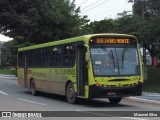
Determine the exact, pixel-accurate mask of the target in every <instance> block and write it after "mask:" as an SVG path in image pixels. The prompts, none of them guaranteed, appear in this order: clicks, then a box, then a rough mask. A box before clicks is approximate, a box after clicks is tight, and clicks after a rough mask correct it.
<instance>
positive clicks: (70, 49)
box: [63, 44, 76, 67]
mask: <svg viewBox="0 0 160 120" xmlns="http://www.w3.org/2000/svg"><path fill="white" fill-rule="evenodd" d="M75 52H76V49H75V47H74V44H67V45H65V46H64V55H63V66H64V67H73V66H74V64H75Z"/></svg>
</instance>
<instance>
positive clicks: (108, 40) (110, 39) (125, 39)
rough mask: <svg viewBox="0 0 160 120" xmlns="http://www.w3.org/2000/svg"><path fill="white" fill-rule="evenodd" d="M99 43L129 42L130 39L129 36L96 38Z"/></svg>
mask: <svg viewBox="0 0 160 120" xmlns="http://www.w3.org/2000/svg"><path fill="white" fill-rule="evenodd" d="M95 42H96V43H97V44H129V43H130V41H129V39H127V38H96V41H95Z"/></svg>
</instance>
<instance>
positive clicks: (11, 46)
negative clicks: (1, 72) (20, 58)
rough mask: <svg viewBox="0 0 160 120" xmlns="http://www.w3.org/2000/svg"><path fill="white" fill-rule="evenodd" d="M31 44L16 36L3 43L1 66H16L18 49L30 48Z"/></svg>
mask: <svg viewBox="0 0 160 120" xmlns="http://www.w3.org/2000/svg"><path fill="white" fill-rule="evenodd" d="M30 45H33V43H30V42H29V41H27V40H25V39H24V37H22V36H17V37H16V38H14V40H12V41H8V42H5V43H4V49H2V66H1V67H6V66H8V67H9V66H16V64H17V51H18V48H21V47H25V46H30Z"/></svg>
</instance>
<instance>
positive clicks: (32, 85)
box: [30, 79, 37, 96]
mask: <svg viewBox="0 0 160 120" xmlns="http://www.w3.org/2000/svg"><path fill="white" fill-rule="evenodd" d="M30 91H31V94H32V95H34V96H36V95H37V91H36V85H35V81H34V80H33V79H32V80H31V84H30Z"/></svg>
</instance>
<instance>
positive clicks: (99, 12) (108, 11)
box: [75, 0, 132, 21]
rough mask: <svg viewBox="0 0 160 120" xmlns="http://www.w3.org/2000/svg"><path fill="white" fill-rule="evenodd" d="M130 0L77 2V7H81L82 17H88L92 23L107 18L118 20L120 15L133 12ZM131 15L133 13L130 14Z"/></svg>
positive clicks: (83, 0) (77, 0)
mask: <svg viewBox="0 0 160 120" xmlns="http://www.w3.org/2000/svg"><path fill="white" fill-rule="evenodd" d="M127 1H128V0H76V1H75V3H76V6H77V7H79V6H80V7H81V15H87V16H88V18H89V19H90V20H91V21H99V20H103V19H105V18H112V19H114V18H117V17H118V16H117V14H118V13H122V12H123V11H132V3H128V2H127ZM129 13H130V14H131V13H132V12H129Z"/></svg>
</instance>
